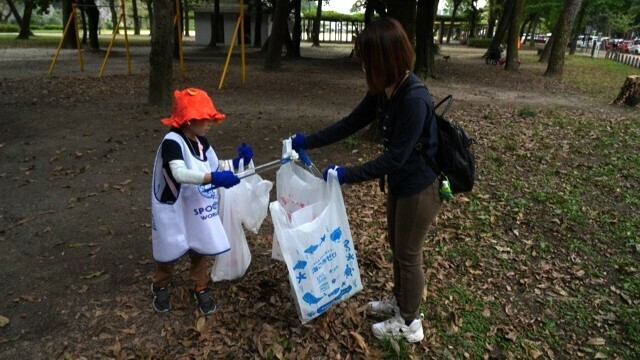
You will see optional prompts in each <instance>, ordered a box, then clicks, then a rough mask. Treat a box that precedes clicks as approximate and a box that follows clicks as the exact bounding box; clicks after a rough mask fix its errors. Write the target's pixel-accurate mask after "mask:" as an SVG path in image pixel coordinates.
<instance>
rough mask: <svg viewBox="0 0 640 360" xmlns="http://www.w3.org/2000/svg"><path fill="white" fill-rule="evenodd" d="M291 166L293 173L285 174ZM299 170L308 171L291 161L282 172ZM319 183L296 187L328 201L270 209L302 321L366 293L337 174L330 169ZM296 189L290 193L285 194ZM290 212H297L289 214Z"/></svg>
mask: <svg viewBox="0 0 640 360" xmlns="http://www.w3.org/2000/svg"><path fill="white" fill-rule="evenodd" d="M287 167H293V169H289V170H287V169H286V168H287ZM295 168H298V169H299V171H305V170H303V169H302V168H300V167H299V166H297V165H295V164H291V163H290V164H285V165H283V166H282V167H281V169H280V170H284V171H283V172H288V171H290V172H292V173H297V171H298V170H296V169H295ZM279 172H280V171H279ZM318 180H320V182H316V183H315V184H313V185H310V184H308V183H307V184H303V183H302V182H301V183H300V184H298V185H302V187H304V188H305V189H307V190H308V191H309V192H313V193H324V194H326V197H324V199H322V200H320V201H318V202H316V203H312V204H309V205H305V206H303V207H298V206H297V204H293V205H292V204H291V202H289V201H288V202H287V203H282V202H280V201H274V202H272V203H271V204H270V205H269V210H270V211H271V218H272V219H273V226H274V228H275V233H276V235H277V237H278V241H279V244H280V249H281V251H282V255H283V257H284V260H285V262H286V264H287V269H288V272H289V281H290V284H291V288H292V292H293V294H292V295H293V298H294V300H295V303H296V307H297V309H298V316H299V317H300V321H302V323H306V322H308V321H309V320H311V319H313V318H315V317H317V316H318V315H320V314H322V313H323V312H324V311H326V310H327V309H328V308H329V307H331V306H332V305H333V304H335V303H337V302H340V301H343V300H346V299H348V298H349V297H351V296H352V295H354V294H355V293H357V292H358V291H360V290H362V282H361V280H360V271H359V268H358V261H357V258H356V251H355V248H354V244H353V239H352V237H351V230H350V228H349V221H348V219H347V212H346V210H345V207H344V200H343V198H342V191H341V189H340V184H339V182H338V179H337V174H336V172H335V171H331V172H330V175H329V178H328V181H327V182H324V181H323V180H322V179H318ZM278 181H280V177H278ZM294 183H295V181H294ZM280 185H281V184H280V183H278V186H280ZM298 190H299V189H296V188H287V189H286V191H287V193H295V192H297V191H298ZM279 200H280V199H279ZM296 208H297V209H296ZM289 209H294V210H293V211H292V212H290V211H288V210H289Z"/></svg>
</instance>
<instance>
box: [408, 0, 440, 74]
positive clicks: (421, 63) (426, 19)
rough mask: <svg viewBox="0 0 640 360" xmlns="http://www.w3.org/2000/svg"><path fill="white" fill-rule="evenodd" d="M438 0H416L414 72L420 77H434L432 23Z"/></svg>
mask: <svg viewBox="0 0 640 360" xmlns="http://www.w3.org/2000/svg"><path fill="white" fill-rule="evenodd" d="M437 7H438V0H435V1H434V0H418V7H417V13H416V63H415V67H414V70H413V71H414V72H415V73H416V74H417V75H418V76H419V77H420V78H422V79H425V80H426V79H427V78H435V77H436V68H435V44H434V42H433V37H434V34H433V25H434V23H435V19H436V9H437Z"/></svg>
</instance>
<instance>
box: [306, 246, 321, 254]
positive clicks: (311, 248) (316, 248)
mask: <svg viewBox="0 0 640 360" xmlns="http://www.w3.org/2000/svg"><path fill="white" fill-rule="evenodd" d="M316 250H318V245H311V246H309V247H308V248H307V250H305V251H304V252H305V253H307V254H309V255H313V253H314V252H316Z"/></svg>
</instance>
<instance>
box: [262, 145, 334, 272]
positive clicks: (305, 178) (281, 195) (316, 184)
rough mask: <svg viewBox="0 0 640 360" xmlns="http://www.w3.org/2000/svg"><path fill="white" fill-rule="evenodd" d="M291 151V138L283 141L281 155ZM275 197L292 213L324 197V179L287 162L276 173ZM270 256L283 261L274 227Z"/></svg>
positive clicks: (283, 155)
mask: <svg viewBox="0 0 640 360" xmlns="http://www.w3.org/2000/svg"><path fill="white" fill-rule="evenodd" d="M290 151H291V140H288V139H287V140H285V141H283V145H282V157H285V156H286V154H288V153H290ZM276 198H277V201H278V202H280V204H281V205H282V207H283V209H284V210H285V211H286V212H287V213H288V214H292V213H294V212H295V211H296V210H299V209H302V208H304V207H306V206H310V205H312V204H315V203H319V202H321V201H322V200H325V199H326V185H325V182H324V180H322V179H320V178H318V177H316V176H314V175H313V174H311V173H310V172H308V171H307V170H305V169H304V168H302V167H300V166H294V165H293V163H287V164H284V165H283V166H281V167H280V169H279V170H278V172H277V173H276ZM271 257H272V258H273V259H276V260H280V261H284V258H283V257H282V252H281V251H280V244H279V242H278V234H277V232H276V231H275V229H274V232H273V243H272V248H271Z"/></svg>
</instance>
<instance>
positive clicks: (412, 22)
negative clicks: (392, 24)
mask: <svg viewBox="0 0 640 360" xmlns="http://www.w3.org/2000/svg"><path fill="white" fill-rule="evenodd" d="M387 13H388V14H389V16H391V17H393V18H395V19H396V20H398V21H399V22H400V23H401V24H402V26H404V29H405V31H406V32H407V36H409V40H411V42H412V43H413V41H414V40H415V35H416V32H415V26H416V0H395V1H388V2H387Z"/></svg>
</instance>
